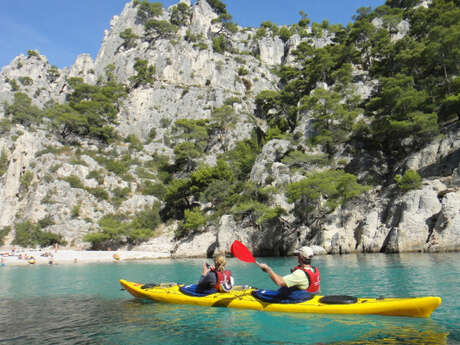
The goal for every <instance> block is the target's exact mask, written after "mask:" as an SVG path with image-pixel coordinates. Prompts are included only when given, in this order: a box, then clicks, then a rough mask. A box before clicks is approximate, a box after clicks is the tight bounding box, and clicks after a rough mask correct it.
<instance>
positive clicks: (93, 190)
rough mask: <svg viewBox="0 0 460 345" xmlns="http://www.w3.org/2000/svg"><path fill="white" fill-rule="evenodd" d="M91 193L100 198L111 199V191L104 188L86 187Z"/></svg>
mask: <svg viewBox="0 0 460 345" xmlns="http://www.w3.org/2000/svg"><path fill="white" fill-rule="evenodd" d="M86 190H87V191H88V192H89V193H90V194H92V195H94V196H95V197H96V198H97V199H98V200H109V193H107V191H106V190H105V189H104V188H101V187H96V188H87V189H86Z"/></svg>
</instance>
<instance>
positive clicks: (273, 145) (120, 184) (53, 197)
mask: <svg viewBox="0 0 460 345" xmlns="http://www.w3.org/2000/svg"><path fill="white" fill-rule="evenodd" d="M180 3H182V4H185V5H187V7H190V15H189V16H188V17H187V19H186V20H185V22H184V23H183V25H180V26H179V27H178V30H177V32H175V33H174V34H173V35H172V36H169V37H165V38H164V37H156V38H155V39H152V40H145V39H142V37H145V25H144V23H142V22H141V21H140V20H139V18H138V16H137V8H136V7H135V4H134V3H133V2H130V3H127V4H126V6H125V8H124V10H123V12H122V13H121V14H120V16H115V17H114V18H113V19H112V21H111V23H110V29H109V30H107V31H106V33H105V37H104V40H103V42H102V45H101V48H100V50H99V53H98V55H97V57H96V59H95V61H93V60H92V58H91V57H90V56H89V55H87V54H83V55H81V56H79V57H78V58H77V60H76V61H75V63H74V64H73V66H72V67H71V68H69V69H63V70H59V69H57V68H56V67H53V66H52V65H51V64H50V63H49V62H48V60H47V58H46V57H44V56H42V55H40V54H39V53H37V52H35V53H32V54H29V55H28V56H24V55H21V56H18V57H16V58H15V59H14V60H13V61H12V62H11V63H10V64H9V65H8V66H5V67H3V69H2V70H1V74H0V102H2V103H3V104H12V103H13V102H14V99H15V94H16V93H18V92H21V93H24V94H26V95H28V96H29V97H30V99H32V103H33V105H34V106H36V107H38V108H39V109H44V108H46V106H47V105H48V104H49V103H50V102H54V103H64V102H66V99H67V97H68V95H69V94H70V93H71V88H70V87H69V84H68V80H69V79H70V78H72V77H79V78H82V79H83V81H84V82H85V83H88V84H90V85H95V84H96V83H97V82H98V81H99V80H102V79H104V78H106V75H107V67H108V66H110V68H111V70H112V73H113V74H114V75H115V76H116V79H117V80H118V81H119V82H120V83H124V84H129V83H130V80H131V79H130V78H132V77H133V76H134V75H135V74H136V70H135V67H134V66H135V64H136V61H139V60H145V61H148V64H149V65H152V66H155V73H154V82H153V83H150V84H146V85H142V86H140V87H135V88H134V87H132V88H130V89H129V91H128V93H127V96H126V97H125V98H124V99H123V101H122V103H121V106H120V107H119V109H118V119H117V121H118V124H117V126H116V131H117V133H118V134H119V135H120V137H122V138H125V137H128V136H129V135H131V136H135V137H136V138H138V139H139V141H140V142H141V143H142V145H140V146H139V147H138V148H137V149H136V150H133V149H132V146H131V145H130V144H129V142H126V141H125V142H120V141H117V142H116V143H111V144H107V145H101V144H100V143H98V142H97V141H95V140H90V139H84V138H83V139H82V138H75V140H74V142H73V144H72V145H69V144H67V143H66V142H63V141H62V140H61V138H60V137H59V136H58V135H56V134H55V133H52V132H50V131H49V130H48V129H47V128H46V126H40V125H39V126H35V127H33V128H32V127H30V126H26V125H21V124H20V123H14V124H12V126H11V127H9V128H5V126H3V127H2V129H1V130H2V136H1V138H0V152H2V153H3V156H2V157H3V160H4V167H5V168H4V169H3V170H4V171H1V173H2V175H1V176H0V228H4V227H8V226H10V227H12V230H11V231H10V232H9V233H8V235H7V236H6V237H5V239H4V240H5V243H6V244H9V243H11V242H12V241H13V240H14V238H15V234H16V233H15V231H16V230H15V224H17V223H18V222H23V221H26V220H27V221H29V222H31V223H37V222H40V221H42V223H41V224H42V225H43V226H42V227H43V229H45V230H47V231H49V232H52V233H56V234H60V235H62V236H63V238H64V239H65V240H66V242H67V246H69V247H73V248H82V249H83V248H89V243H88V242H85V241H83V237H84V236H85V235H86V234H88V233H90V232H94V231H97V230H98V229H99V228H100V225H99V223H98V221H99V220H100V219H101V218H102V217H103V216H104V215H107V214H123V215H124V216H125V217H129V216H131V217H133V216H134V215H136V214H137V213H138V212H139V211H141V210H143V209H145V208H146V207H149V206H151V205H152V204H154V203H155V202H158V201H159V200H158V199H157V198H156V197H155V196H153V195H146V194H145V193H143V191H142V188H141V186H142V184H143V181H144V179H145V178H146V177H145V175H146V172H145V166H147V163H149V162H152V161H155V159H156V157H159V156H166V157H167V158H168V159H169V160H170V161H171V162H172V161H174V159H175V153H174V149H173V148H172V147H171V145H170V143H169V142H170V138H171V124H173V123H174V122H175V121H177V120H179V119H196V120H198V119H210V117H211V115H212V112H213V110H215V109H216V108H219V107H221V106H223V105H224V104H226V102H227V101H228V100H229V99H233V100H237V101H235V102H233V103H232V107H233V111H234V112H235V113H236V114H237V115H238V116H237V123H236V124H235V125H233V126H229V127H228V128H226V130H225V132H224V133H223V134H222V135H221V136H219V137H218V138H217V137H216V138H214V140H213V141H212V142H211V144H210V145H209V149H208V150H207V151H206V155H205V156H204V157H202V158H200V160H201V162H203V163H207V164H210V165H214V164H215V163H216V159H217V157H218V155H219V154H220V153H222V152H224V151H228V150H230V149H231V148H233V147H235V145H236V144H237V142H238V141H240V140H243V139H245V138H250V136H251V133H252V132H253V130H254V129H255V128H261V129H265V128H266V126H267V124H266V122H265V120H263V119H260V118H255V117H254V112H255V108H256V107H255V98H256V96H257V95H258V94H259V93H260V92H261V91H264V90H278V87H279V77H278V76H277V75H275V74H274V73H273V67H275V66H278V65H284V66H289V65H293V64H295V60H294V58H293V55H292V52H293V51H294V50H295V48H296V47H298V46H299V44H301V43H302V42H308V44H310V45H312V46H314V47H322V46H325V45H328V44H330V43H331V37H332V36H330V35H329V34H328V33H327V32H325V33H324V34H323V35H322V36H320V37H314V38H311V37H310V38H308V39H306V38H301V37H300V36H299V35H293V36H292V37H290V38H289V40H286V41H283V40H282V39H281V38H280V37H278V36H271V35H265V36H263V37H258V35H257V34H256V29H254V28H242V27H238V28H237V30H236V32H231V33H230V32H227V33H226V35H227V36H226V37H227V39H228V40H227V45H230V46H231V49H227V50H225V51H223V52H217V51H215V49H213V39H214V38H215V37H216V36H217V35H218V34H220V33H222V30H223V26H222V23H221V22H219V21H216V20H215V19H216V18H218V14H217V13H216V11H215V10H214V9H213V8H212V7H211V6H210V5H209V4H208V3H207V2H206V1H205V0H199V1H196V3H195V4H194V5H193V6H192V5H191V4H190V3H189V2H188V1H181V2H180ZM176 6H177V5H174V6H171V8H169V9H165V10H164V11H163V12H162V14H161V16H159V17H158V18H157V19H158V20H162V21H169V20H170V19H171V15H172V13H173V11H174V8H175V7H176ZM375 25H380V24H379V23H378V22H376V23H375ZM399 27H400V31H399V32H398V35H400V36H401V37H402V36H403V35H404V33H405V32H407V23H402V24H400V25H399ZM127 29H130V30H131V32H132V33H133V34H134V36H135V37H136V38H135V39H134V41H133V42H131V44H126V41H124V40H123V39H122V38H121V37H120V34H121V33H123V32H125V31H126V30H127ZM396 36H397V35H396ZM396 36H395V39H398V38H399V36H398V37H396ZM190 37H193V38H194V39H190ZM355 67H356V66H355ZM353 83H354V86H355V87H354V90H355V91H354V92H356V93H357V94H358V95H359V96H361V97H363V98H365V97H368V96H369V95H370V94H371V92H372V90H373V88H374V87H375V86H376V84H377V82H376V81H375V80H372V79H371V78H369V77H368V75H367V73H366V72H365V71H363V70H362V69H361V68H355V70H354V79H353ZM319 87H324V86H321V85H319ZM6 113H7V112H6V106H5V107H3V109H1V108H0V120H2V119H5V118H6V117H7V114H6ZM311 131H312V128H311V119H310V118H309V115H308V111H303V112H302V113H299V121H298V125H297V128H296V129H295V130H294V133H298V135H300V136H303V137H305V138H308V136H309V135H310V133H311ZM75 143H76V144H78V145H75ZM302 145H303V148H302V149H303V150H307V151H311V148H308V147H307V146H306V145H304V144H302ZM298 146H299V144H298V142H297V143H293V142H292V141H290V140H285V139H272V140H270V141H268V142H266V143H265V145H264V146H263V148H262V150H261V153H260V154H259V155H258V157H257V159H256V161H255V163H254V165H253V166H252V170H251V172H250V181H251V182H253V183H255V184H256V185H259V186H273V187H277V188H278V189H277V191H276V192H273V193H272V195H271V196H270V201H269V203H270V205H271V206H279V207H282V208H283V209H284V210H285V211H286V215H285V216H283V218H282V222H279V223H277V224H276V225H273V224H271V225H270V224H263V225H256V224H254V222H251V221H248V219H245V218H243V219H240V218H235V217H234V216H233V215H230V214H224V215H221V216H219V218H218V220H217V221H216V222H214V223H212V224H208V225H207V226H205V227H204V228H202V229H200V231H195V232H193V233H191V234H189V235H187V236H185V237H180V238H178V237H177V233H176V229H177V226H178V224H177V222H168V223H165V224H161V225H160V226H159V227H158V228H157V229H156V230H155V234H154V236H153V237H152V238H150V239H149V240H147V241H144V242H143V243H141V244H135V245H130V246H129V248H136V249H139V250H151V251H154V252H156V253H159V255H160V253H161V256H164V255H171V256H176V257H188V256H204V255H211V254H212V253H214V252H215V251H216V250H228V248H229V246H230V244H231V242H232V241H233V240H234V239H239V240H241V241H242V242H243V243H246V244H247V245H248V247H249V248H251V249H252V250H253V251H254V253H255V254H256V255H287V254H289V253H291V252H292V251H293V249H294V248H296V247H297V246H299V245H301V244H310V245H313V246H314V248H315V250H316V251H317V252H318V253H352V252H407V251H451V250H458V249H460V190H459V185H460V176H459V175H460V167H459V163H460V154H459V152H460V151H459V150H460V131H459V130H458V128H457V127H456V126H453V127H452V128H450V129H449V130H448V131H447V132H446V133H445V134H444V135H443V136H442V137H439V138H438V139H436V140H435V141H433V142H432V143H431V144H430V145H428V146H426V147H425V148H423V149H422V150H420V151H418V152H415V153H413V154H412V155H411V156H410V157H409V158H408V159H405V160H404V161H400V162H398V163H395V165H393V166H388V165H387V164H388V163H387V162H385V161H383V160H381V159H379V157H378V156H376V155H374V156H369V154H368V153H366V152H362V153H359V152H358V153H356V152H355V153H353V155H351V154H350V153H349V152H348V151H347V149H346V147H342V148H341V149H340V150H338V152H337V153H336V154H335V155H336V156H335V160H336V161H341V162H343V163H342V164H343V166H345V167H346V169H347V171H350V172H353V173H355V174H356V175H357V176H358V177H365V176H366V175H367V173H368V172H369V171H374V172H380V173H382V174H385V172H398V171H401V172H403V171H405V170H407V169H413V170H416V171H418V172H419V173H420V175H421V176H422V178H423V183H422V186H421V188H419V189H415V190H411V191H408V192H407V193H404V194H401V193H396V192H395V189H396V188H395V185H394V184H392V183H388V180H387V181H386V182H385V183H383V182H382V183H380V184H379V183H377V184H376V185H374V186H373V187H372V188H371V189H370V190H369V191H368V192H366V194H365V195H364V196H361V197H359V198H356V199H354V200H353V201H352V202H348V203H346V204H344V205H342V206H340V207H338V208H337V209H335V211H334V212H332V213H329V214H327V215H323V216H322V217H321V219H317V220H316V221H315V222H310V223H308V224H305V223H304V224H300V223H299V222H297V221H296V217H297V216H296V214H295V213H294V210H293V209H294V205H293V204H291V203H289V202H288V199H287V198H286V196H285V194H284V193H283V192H282V189H283V186H286V185H287V184H289V183H292V182H295V181H299V180H301V179H302V177H303V176H302V175H301V174H299V173H298V172H296V171H295V170H292V169H290V168H289V166H288V164H286V163H285V162H283V158H284V157H285V156H286V155H287V154H288V153H289V152H291V151H293V150H297V149H298ZM316 150H317V151H318V152H316V153H321V150H320V149H316ZM313 153H314V152H313ZM124 154H129V155H130V156H131V159H132V163H131V165H130V166H129V170H128V172H127V173H128V174H129V176H130V178H125V177H123V176H121V175H120V174H117V173H116V172H114V171H113V170H111V169H108V168H107V166H106V165H104V164H102V163H101V160H100V159H97V157H100V156H101V155H107V156H110V155H111V156H112V157H121V156H122V155H124ZM396 164H397V165H396ZM310 168H311V170H312V171H314V170H318V168H317V167H315V166H314V165H312V166H311V167H310ZM0 170H1V169H0ZM157 174H158V172H157V171H151V172H149V176H148V177H147V178H148V179H150V180H151V181H154V182H155V181H159V177H158V175H157ZM75 181H79V183H76V182H75ZM101 190H103V191H105V193H106V194H107V196H106V197H100V194H98V193H96V192H95V191H101ZM120 190H125V191H127V192H125V194H124V195H125V196H124V197H123V198H121V199H120V198H118V199H117V198H116V197H117V195H118V194H117V193H119V191H120ZM280 190H281V192H280ZM100 193H102V192H100ZM114 200H117V202H115V201H114ZM160 202H161V201H160ZM44 219H46V220H47V222H43V220H44Z"/></svg>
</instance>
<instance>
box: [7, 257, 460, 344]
mask: <svg viewBox="0 0 460 345" xmlns="http://www.w3.org/2000/svg"><path fill="white" fill-rule="evenodd" d="M459 258H460V256H459V254H446V255H443V254H439V255H417V254H414V255H411V254H406V255H383V254H382V255H344V256H327V257H318V258H317V259H316V264H317V265H318V266H319V267H320V268H321V273H322V279H323V282H324V286H322V290H323V292H324V293H325V294H349V295H355V296H366V297H375V296H379V295H385V296H387V297H389V296H404V295H413V296H415V295H418V296H420V295H440V296H442V297H443V304H442V305H441V307H440V308H439V309H438V310H437V311H436V312H435V313H434V314H433V317H432V318H429V319H418V318H405V317H385V316H372V315H368V316H363V315H320V314H291V313H267V312H259V311H251V310H237V309H226V308H205V307H198V306H187V305H169V304H161V303H154V302H145V301H139V300H135V299H133V298H131V296H130V295H129V294H128V293H127V292H126V291H120V286H119V284H118V279H120V278H126V279H129V280H133V281H148V282H161V281H182V282H186V283H191V282H194V281H196V280H197V279H198V276H199V274H200V270H201V265H202V260H177V261H169V260H168V261H166V260H165V261H159V262H155V263H140V264H139V263H138V264H136V263H129V264H124V263H121V264H117V265H81V266H78V267H74V266H64V265H62V266H54V267H49V266H42V267H38V266H37V267H33V268H29V267H27V268H11V267H7V268H6V269H3V270H1V269H0V279H1V282H2V283H1V284H0V296H2V298H0V344H1V345H12V344H14V345H31V344H40V345H49V344H59V345H61V344H63V345H76V344H85V345H87V344H91V345H92V344H103V345H115V344H116V345H121V344H123V345H124V344H139V345H147V344H184V343H185V344H200V345H201V344H213V345H214V344H350V345H352V344H353V345H354V344H356V345H358V344H428V345H431V344H433V345H434V344H446V343H447V344H449V345H450V344H456V343H459V342H460V333H459V330H458V328H459V327H458V326H459V321H460V315H459V312H460V307H459V303H458V286H460V281H459V276H460V275H459V273H460V272H459V268H458V267H457V265H456V264H455V263H456V262H458V259H459ZM228 261H229V267H230V268H231V269H232V272H233V274H234V275H235V276H236V279H237V281H238V282H239V283H241V284H245V283H250V282H252V283H253V285H255V286H258V287H261V288H274V286H273V283H272V282H271V281H270V280H269V279H268V278H267V275H266V274H265V273H263V272H261V271H260V270H259V269H258V268H257V266H255V265H253V264H244V263H240V262H238V261H236V260H234V259H229V260H228ZM263 261H266V262H267V263H268V264H269V265H271V266H272V267H273V268H274V269H275V271H277V272H279V273H281V274H282V273H283V272H287V271H288V270H289V268H290V267H291V266H292V264H293V261H294V260H293V259H292V258H264V259H263ZM322 285H323V284H322ZM446 339H447V341H446Z"/></svg>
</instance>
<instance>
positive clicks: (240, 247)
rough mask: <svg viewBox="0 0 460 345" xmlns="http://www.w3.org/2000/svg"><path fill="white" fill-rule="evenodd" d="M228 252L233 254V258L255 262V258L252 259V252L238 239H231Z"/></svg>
mask: <svg viewBox="0 0 460 345" xmlns="http://www.w3.org/2000/svg"><path fill="white" fill-rule="evenodd" d="M230 252H231V253H232V254H233V256H234V257H235V258H237V259H239V260H241V261H244V262H250V263H255V264H256V263H257V261H256V259H254V256H252V253H251V252H250V251H249V249H248V248H246V246H245V245H244V244H243V243H241V242H240V241H237V240H235V241H233V243H232V245H231V247H230Z"/></svg>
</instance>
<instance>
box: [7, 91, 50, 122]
mask: <svg viewBox="0 0 460 345" xmlns="http://www.w3.org/2000/svg"><path fill="white" fill-rule="evenodd" d="M5 114H6V116H8V117H11V121H12V122H13V123H19V124H21V125H24V126H30V125H31V124H35V123H39V122H40V120H41V118H42V117H43V112H42V111H41V110H40V109H39V108H38V107H36V106H35V105H33V104H32V100H31V99H30V97H29V96H27V95H26V94H25V93H22V92H17V93H15V94H14V103H13V104H11V105H7V106H6V108H5Z"/></svg>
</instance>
